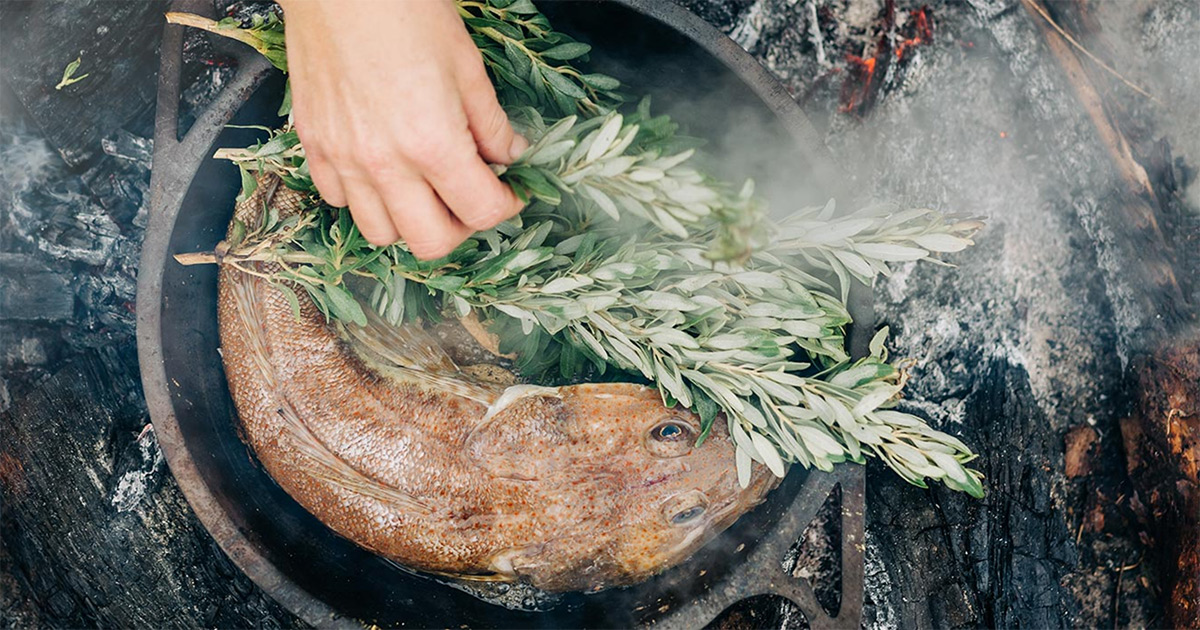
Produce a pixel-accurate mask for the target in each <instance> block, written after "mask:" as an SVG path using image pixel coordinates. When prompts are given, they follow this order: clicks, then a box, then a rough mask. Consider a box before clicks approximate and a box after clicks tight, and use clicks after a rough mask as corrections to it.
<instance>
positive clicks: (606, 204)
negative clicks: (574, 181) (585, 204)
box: [579, 185, 621, 221]
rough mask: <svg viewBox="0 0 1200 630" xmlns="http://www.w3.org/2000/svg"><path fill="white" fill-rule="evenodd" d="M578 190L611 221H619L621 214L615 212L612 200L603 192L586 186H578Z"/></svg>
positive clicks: (615, 208)
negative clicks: (594, 203)
mask: <svg viewBox="0 0 1200 630" xmlns="http://www.w3.org/2000/svg"><path fill="white" fill-rule="evenodd" d="M579 188H580V190H582V191H583V192H584V193H585V194H587V196H588V197H589V198H591V200H592V201H594V202H596V205H597V206H599V207H600V209H601V210H603V211H604V213H605V214H607V215H608V216H609V217H611V218H612V220H613V221H619V220H620V219H621V213H620V212H619V211H618V210H617V205H616V204H615V203H613V200H612V198H610V197H609V196H608V195H607V194H605V193H604V191H602V190H600V189H598V188H593V187H591V186H587V185H583V186H580V187H579Z"/></svg>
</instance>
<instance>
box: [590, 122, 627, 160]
mask: <svg viewBox="0 0 1200 630" xmlns="http://www.w3.org/2000/svg"><path fill="white" fill-rule="evenodd" d="M622 122H624V118H622V117H621V115H620V114H618V113H615V112H614V113H612V114H609V115H608V118H607V120H605V121H604V125H602V126H601V127H600V129H599V130H597V131H595V132H593V134H592V135H591V136H590V137H591V141H592V144H591V146H590V147H588V150H587V153H586V154H585V157H584V160H585V161H588V162H594V161H596V159H597V158H599V157H600V156H601V155H604V152H605V151H608V148H609V147H610V146H612V143H613V140H616V139H617V134H618V133H620V132H621V123H622Z"/></svg>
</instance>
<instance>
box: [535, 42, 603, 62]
mask: <svg viewBox="0 0 1200 630" xmlns="http://www.w3.org/2000/svg"><path fill="white" fill-rule="evenodd" d="M591 49H592V47H591V46H589V45H587V44H585V43H583V42H569V43H566V44H559V45H558V46H555V47H554V48H551V49H549V50H543V51H542V53H541V54H542V56H543V57H545V58H547V59H557V60H558V61H570V60H571V59H575V58H576V57H582V56H584V55H586V54H588V52H589V51H591Z"/></svg>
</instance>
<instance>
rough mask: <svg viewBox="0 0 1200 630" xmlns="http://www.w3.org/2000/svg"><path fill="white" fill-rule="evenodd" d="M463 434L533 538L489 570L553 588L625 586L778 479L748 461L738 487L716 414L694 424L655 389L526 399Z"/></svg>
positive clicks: (667, 562) (711, 532) (691, 546)
mask: <svg viewBox="0 0 1200 630" xmlns="http://www.w3.org/2000/svg"><path fill="white" fill-rule="evenodd" d="M533 394H534V395H532V396H528V397H523V398H521V399H519V400H516V401H514V402H512V403H511V404H508V405H507V406H506V407H505V408H504V409H503V411H501V412H499V413H497V414H496V415H495V416H494V417H492V418H491V419H490V420H489V422H487V423H486V424H485V425H483V426H481V427H479V428H478V429H477V430H476V431H474V432H473V434H472V436H471V439H470V440H469V450H470V451H471V454H472V456H473V457H474V458H475V459H476V461H477V462H478V463H479V464H480V465H481V466H482V467H483V468H485V469H487V470H488V471H489V472H490V473H491V475H492V476H491V479H492V480H493V482H494V483H495V482H499V483H508V484H515V485H516V486H519V487H520V488H521V489H522V491H523V492H527V493H529V494H530V495H531V496H536V497H537V498H536V499H531V500H530V504H536V505H538V506H540V507H538V508H537V509H536V513H537V517H536V518H537V519H538V526H537V528H536V531H538V532H542V534H541V535H538V536H532V537H530V538H529V539H528V540H526V541H524V543H523V544H520V545H518V546H516V547H513V548H511V549H506V550H504V551H503V552H501V553H499V554H497V559H496V561H495V562H494V565H495V567H496V569H497V571H499V572H501V573H505V574H510V575H514V576H520V577H522V578H524V579H527V580H529V581H530V582H532V583H533V584H535V585H536V586H538V587H540V588H544V589H546V590H552V591H596V590H600V589H604V588H608V587H612V586H622V585H628V584H634V583H637V582H640V581H642V580H645V579H647V578H649V577H651V576H653V575H655V574H656V573H659V572H661V571H662V570H663V569H666V568H668V567H671V566H674V565H676V564H679V563H680V562H682V561H684V560H686V559H687V558H688V557H690V556H691V555H692V554H693V553H694V552H695V551H696V550H697V549H699V548H700V547H701V546H703V545H704V544H705V543H706V542H708V541H709V540H711V539H712V538H713V537H714V536H716V535H717V534H719V533H721V532H722V531H724V530H725V529H726V528H728V527H729V526H730V525H731V524H732V523H733V522H734V521H736V520H737V519H738V517H740V516H741V515H743V514H745V513H746V512H749V511H750V510H751V509H753V508H754V507H755V506H756V505H758V504H759V503H761V502H762V501H763V498H764V497H765V496H766V494H767V492H769V491H770V490H771V489H772V488H774V487H775V485H776V484H777V482H778V479H777V478H776V477H775V476H774V475H772V474H771V473H770V471H768V470H767V469H766V467H765V466H762V465H761V464H757V463H755V464H753V468H752V471H751V476H750V483H749V484H748V486H747V487H745V488H743V487H741V485H740V484H739V482H738V475H737V467H736V463H735V455H736V452H735V448H734V443H733V440H732V439H731V438H730V436H729V432H728V430H727V428H726V425H725V421H724V418H721V417H718V418H717V420H716V422H714V423H713V426H712V429H711V430H710V431H709V433H708V435H707V436H705V439H704V441H703V442H700V443H697V442H698V441H699V437H700V434H701V426H700V418H699V416H697V415H696V414H695V413H692V412H691V411H689V410H688V409H686V408H683V407H682V406H678V405H677V406H675V407H667V406H666V405H664V404H663V401H662V398H661V396H660V394H659V393H658V391H657V390H655V389H652V388H648V387H644V386H641V385H634V384H628V383H598V384H585V385H573V386H568V387H561V388H556V390H555V393H554V394H549V393H547V392H545V391H542V392H533Z"/></svg>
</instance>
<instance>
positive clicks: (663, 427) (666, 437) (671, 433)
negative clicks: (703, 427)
mask: <svg viewBox="0 0 1200 630" xmlns="http://www.w3.org/2000/svg"><path fill="white" fill-rule="evenodd" d="M690 431H691V427H689V426H687V425H686V424H682V423H680V422H677V421H674V420H669V421H667V422H664V423H662V424H660V425H658V426H656V427H654V428H653V429H651V430H650V435H652V436H653V437H654V439H656V440H658V441H660V442H677V441H679V440H682V439H683V438H684V437H685V436H686V435H687V434H688V433H689V432H690Z"/></svg>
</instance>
